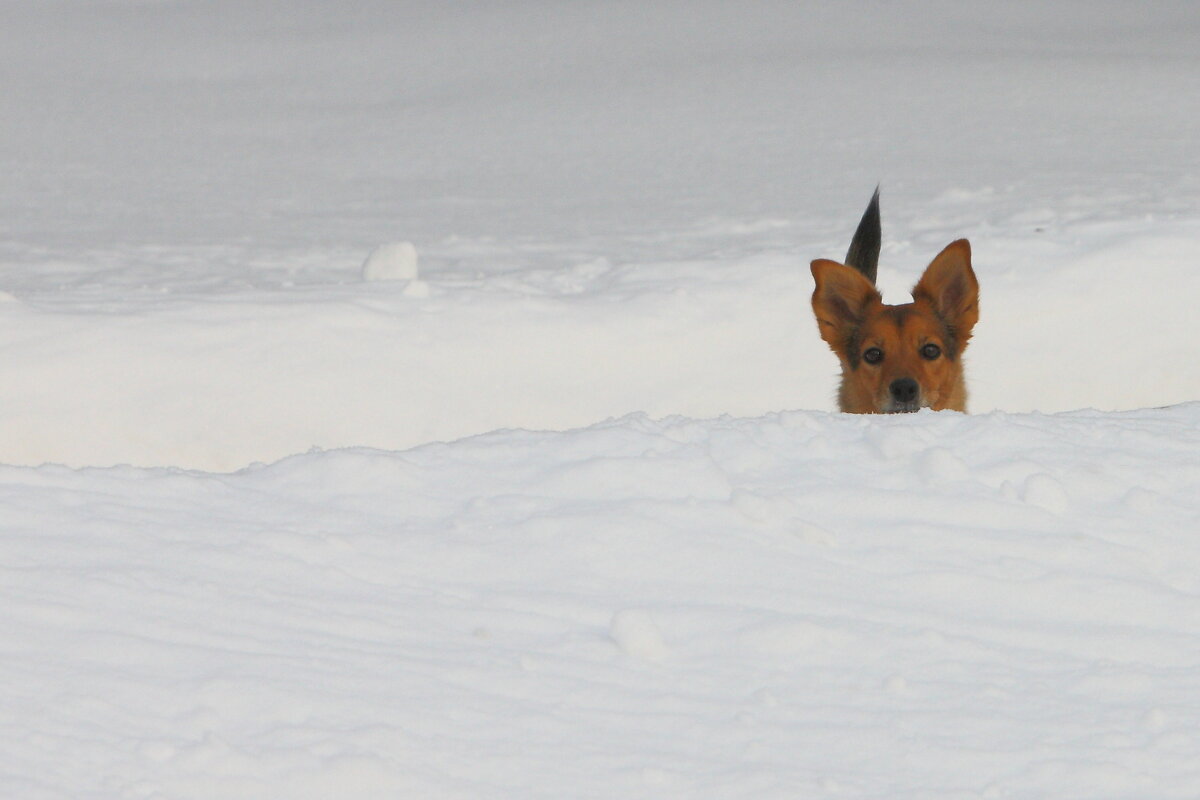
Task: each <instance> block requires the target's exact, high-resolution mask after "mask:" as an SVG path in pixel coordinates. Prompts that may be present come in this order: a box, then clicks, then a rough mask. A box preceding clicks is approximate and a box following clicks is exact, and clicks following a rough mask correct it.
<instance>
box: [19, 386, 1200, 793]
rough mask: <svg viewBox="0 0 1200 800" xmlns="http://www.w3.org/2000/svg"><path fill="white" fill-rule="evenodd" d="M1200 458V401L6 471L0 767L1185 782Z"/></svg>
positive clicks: (157, 779) (837, 418) (540, 780)
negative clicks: (250, 460)
mask: <svg viewBox="0 0 1200 800" xmlns="http://www.w3.org/2000/svg"><path fill="white" fill-rule="evenodd" d="M1198 451H1200V404H1190V405H1185V406H1178V407H1173V408H1166V409H1156V410H1147V411H1138V412H1129V413H1115V414H1100V413H1094V412H1085V413H1072V414H1061V415H1055V416H1042V415H1008V414H1000V413H996V414H986V415H980V416H973V417H971V416H964V415H959V414H952V413H942V414H934V413H919V414H915V415H909V416H902V417H886V418H880V417H854V416H844V415H831V414H823V413H813V412H792V413H782V414H771V415H767V416H764V417H758V418H731V417H726V418H720V419H713V420H692V419H686V418H672V419H667V420H653V419H650V418H647V417H645V416H640V415H639V416H632V417H626V418H622V419H617V420H612V421H609V422H605V423H603V424H600V425H595V426H592V427H589V428H585V429H579V430H572V431H566V432H559V433H554V432H526V431H507V432H496V433H492V434H488V435H485V436H479V437H475V438H472V439H466V440H463V441H458V442H453V443H448V444H431V445H427V446H423V447H419V448H417V449H414V450H409V451H404V452H388V451H378V450H338V451H328V452H313V453H308V454H305V455H298V456H294V457H290V458H287V459H284V460H282V461H280V462H278V463H275V464H271V465H268V466H255V467H251V468H248V469H245V470H242V471H239V472H236V473H231V474H213V473H203V472H188V471H181V470H178V469H134V468H129V467H119V468H108V469H95V468H91V469H80V470H73V469H67V468H64V467H57V466H46V467H41V468H36V469H34V468H14V467H3V468H0V530H3V531H4V537H3V539H2V540H0V545H2V548H3V550H2V558H0V564H2V566H0V580H2V581H3V585H4V587H5V617H6V625H7V630H8V635H7V637H6V640H5V657H4V659H2V660H0V682H2V683H3V685H4V686H5V687H6V698H7V699H6V703H5V713H4V715H3V716H0V749H2V750H3V752H5V753H8V754H9V759H8V760H7V761H6V769H5V771H4V773H3V775H2V776H0V789H2V790H3V793H4V794H5V795H6V796H12V797H81V796H88V795H89V794H96V793H100V794H103V795H104V796H106V797H130V798H133V797H200V796H213V795H220V796H222V797H247V798H248V797H267V796H273V797H281V796H287V797H327V796H330V795H331V794H337V793H344V792H346V791H351V792H352V793H353V794H354V795H355V796H357V797H380V798H382V797H401V796H405V797H472V796H480V795H486V796H489V797H511V798H528V797H597V798H599V797H613V796H621V797H701V796H707V797H733V796H737V797H779V798H784V797H789V798H790V797H796V796H826V795H836V796H838V797H847V798H878V797H885V796H886V797H901V796H914V797H915V796H921V797H1014V796H1015V797H1024V796H1029V797H1068V796H1070V797H1083V796H1086V797H1090V798H1117V797H1155V798H1187V797H1195V796H1196V795H1197V794H1198V793H1200V767H1198V766H1197V762H1196V759H1195V753H1196V752H1197V749H1198V748H1200V734H1198V733H1197V732H1198V731H1200V706H1198V705H1197V704H1196V702H1195V698H1196V697H1197V696H1200V670H1197V665H1198V664H1200V616H1198V615H1197V614H1196V613H1195V607H1196V598H1197V596H1200V577H1198V576H1200V571H1198V570H1197V569H1196V564H1197V563H1200V538H1197V536H1196V520H1197V519H1200V493H1197V491H1196V486H1197V485H1200V461H1197V459H1196V456H1195V454H1196V453H1197V452H1198ZM614 643H615V645H616V646H615V647H614ZM668 643H669V646H668Z"/></svg>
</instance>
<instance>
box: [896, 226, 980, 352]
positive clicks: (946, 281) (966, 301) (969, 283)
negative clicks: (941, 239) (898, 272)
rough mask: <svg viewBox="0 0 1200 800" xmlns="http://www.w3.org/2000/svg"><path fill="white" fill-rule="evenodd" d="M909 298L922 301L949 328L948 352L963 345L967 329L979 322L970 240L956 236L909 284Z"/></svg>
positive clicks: (967, 335) (956, 349)
mask: <svg viewBox="0 0 1200 800" xmlns="http://www.w3.org/2000/svg"><path fill="white" fill-rule="evenodd" d="M912 294H913V299H914V300H917V301H921V300H924V301H926V302H927V303H929V304H930V305H931V306H933V310H934V312H935V313H936V314H937V315H938V316H939V317H940V318H941V319H942V321H943V322H944V323H945V324H946V325H947V326H948V327H949V328H950V334H951V336H952V338H953V341H952V342H951V343H950V344H951V349H952V351H953V352H954V353H955V354H957V353H958V352H960V351H961V350H962V348H964V347H966V346H967V340H968V339H970V338H971V329H972V328H974V327H975V323H976V322H978V321H979V281H978V280H976V278H975V271H974V270H973V269H971V243H970V242H968V241H967V240H966V239H959V240H958V241H956V242H951V243H950V244H948V245H946V249H945V250H943V251H942V252H940V253H938V254H937V257H936V258H934V259H933V261H932V262H930V264H929V266H928V267H926V268H925V274H924V275H922V276H921V280H920V281H918V282H917V285H916V286H915V287H913V292H912Z"/></svg>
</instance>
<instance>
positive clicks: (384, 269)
mask: <svg viewBox="0 0 1200 800" xmlns="http://www.w3.org/2000/svg"><path fill="white" fill-rule="evenodd" d="M418 274H419V270H418V269H417V248H416V247H414V246H413V243H412V242H388V243H387V244H381V245H379V246H378V247H376V248H375V249H374V250H372V251H371V254H370V255H369V256H367V260H366V261H364V262H363V266H362V277H363V280H364V281H415V280H416V279H417V276H418Z"/></svg>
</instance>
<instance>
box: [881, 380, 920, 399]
mask: <svg viewBox="0 0 1200 800" xmlns="http://www.w3.org/2000/svg"><path fill="white" fill-rule="evenodd" d="M888 391H890V392H891V393H892V399H893V400H895V401H896V402H897V403H904V404H906V405H907V404H910V403H915V402H916V401H917V395H918V394H920V393H921V387H920V386H918V385H917V382H916V381H914V380H913V379H912V378H897V379H896V380H894V381H892V385H891V386H889V387H888Z"/></svg>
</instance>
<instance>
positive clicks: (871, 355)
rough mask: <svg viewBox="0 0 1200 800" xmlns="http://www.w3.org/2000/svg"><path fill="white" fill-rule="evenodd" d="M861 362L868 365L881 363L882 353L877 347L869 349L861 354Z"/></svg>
mask: <svg viewBox="0 0 1200 800" xmlns="http://www.w3.org/2000/svg"><path fill="white" fill-rule="evenodd" d="M863 361H865V362H867V363H868V364H878V363H879V362H880V361H883V351H882V350H880V349H879V348H878V347H869V348H867V350H866V352H864V353H863Z"/></svg>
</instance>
